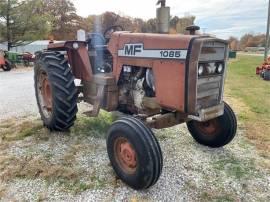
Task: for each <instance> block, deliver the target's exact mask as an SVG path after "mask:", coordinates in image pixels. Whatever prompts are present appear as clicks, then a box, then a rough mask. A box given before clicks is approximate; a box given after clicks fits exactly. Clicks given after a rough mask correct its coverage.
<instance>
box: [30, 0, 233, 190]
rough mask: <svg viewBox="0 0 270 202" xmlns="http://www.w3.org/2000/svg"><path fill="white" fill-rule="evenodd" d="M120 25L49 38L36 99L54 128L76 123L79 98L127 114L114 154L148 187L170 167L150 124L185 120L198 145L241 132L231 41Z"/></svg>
mask: <svg viewBox="0 0 270 202" xmlns="http://www.w3.org/2000/svg"><path fill="white" fill-rule="evenodd" d="M162 2H163V1H162ZM162 6H164V5H163V4H162ZM167 16H168V18H169V16H170V15H167ZM160 25H161V26H163V25H162V24H160ZM162 28H164V26H163V27H162ZM189 29H190V28H189ZM194 29H195V30H191V32H190V33H191V34H194V33H195V31H196V29H197V27H194ZM116 30H117V31H116ZM119 30H121V27H118V26H114V27H112V28H109V29H108V30H107V31H105V33H104V34H101V33H90V34H88V36H87V38H86V40H83V41H66V42H64V43H55V44H54V43H53V44H49V45H48V48H47V50H44V51H43V52H40V53H38V54H37V55H36V62H35V68H34V69H35V76H34V78H35V92H36V98H37V104H38V107H39V111H40V115H41V119H42V120H43V123H44V125H45V126H46V127H47V128H48V129H49V130H51V131H66V130H68V129H69V128H70V127H72V126H73V124H74V122H75V120H76V113H77V111H78V110H77V102H78V101H84V102H86V103H89V104H91V105H92V108H91V109H90V108H89V112H88V113H87V115H89V116H91V117H95V116H98V114H99V111H100V109H103V110H106V111H108V112H112V111H120V112H122V113H124V114H126V117H125V118H120V119H119V120H117V121H116V122H114V123H113V124H112V126H111V128H110V129H109V131H108V134H107V152H108V156H109V159H110V162H111V165H112V167H113V169H114V170H115V172H116V174H117V175H118V176H119V178H120V179H122V180H123V181H124V182H125V183H126V184H128V185H129V186H131V187H132V188H134V189H147V188H149V187H151V186H152V185H154V184H155V183H156V182H157V181H158V179H159V176H160V174H161V171H162V167H163V157H162V152H161V148H160V146H159V143H158V140H157V138H156V137H155V135H154V133H153V132H152V130H151V128H156V129H162V128H167V127H172V126H175V125H178V124H181V123H186V124H187V127H188V130H189V131H190V133H191V135H192V136H193V138H194V139H195V140H196V141H197V142H198V143H200V144H202V145H205V146H209V147H214V148H217V147H223V146H224V145H227V144H228V143H230V142H231V141H232V140H233V138H234V137H235V134H236V129H237V120H236V116H235V114H234V112H233V110H232V109H231V107H230V106H229V105H228V104H227V103H225V102H224V100H223V92H224V81H225V75H226V70H227V58H228V43H227V41H224V40H220V39H217V38H213V37H209V36H198V35H180V34H178V35H170V34H145V33H131V32H126V31H119ZM162 30H164V29H162ZM114 31H115V32H114ZM63 53H64V54H66V55H67V57H65V55H64V54H63ZM75 78H76V79H80V80H81V83H80V85H77V86H76V85H75V83H74V79H75Z"/></svg>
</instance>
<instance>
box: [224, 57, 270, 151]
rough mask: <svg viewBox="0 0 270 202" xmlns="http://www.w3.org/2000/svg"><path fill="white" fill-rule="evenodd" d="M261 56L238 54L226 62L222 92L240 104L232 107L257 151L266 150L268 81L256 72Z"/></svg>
mask: <svg viewBox="0 0 270 202" xmlns="http://www.w3.org/2000/svg"><path fill="white" fill-rule="evenodd" d="M262 62H263V57H260V56H244V55H241V56H239V57H238V59H237V60H233V61H231V62H230V64H229V68H228V75H227V80H226V86H225V94H226V96H228V97H233V98H235V99H237V100H238V101H240V102H241V103H243V104H244V107H243V106H242V105H240V106H237V103H236V104H235V103H234V104H235V105H234V106H233V107H235V108H236V109H237V108H239V109H237V112H238V118H239V119H240V121H243V122H244V124H245V127H246V135H247V137H248V138H249V139H250V140H252V141H253V142H254V143H255V145H256V146H257V148H259V149H260V150H261V151H268V152H270V146H269V145H270V138H269V134H270V82H269V81H264V80H263V79H262V78H261V77H260V76H258V75H256V74H255V72H256V67H257V66H259V65H261V63H262Z"/></svg>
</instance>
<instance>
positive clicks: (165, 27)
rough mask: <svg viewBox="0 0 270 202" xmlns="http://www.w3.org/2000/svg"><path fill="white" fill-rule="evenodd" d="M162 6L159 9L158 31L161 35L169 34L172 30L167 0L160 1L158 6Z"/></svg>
mask: <svg viewBox="0 0 270 202" xmlns="http://www.w3.org/2000/svg"><path fill="white" fill-rule="evenodd" d="M159 4H160V5H161V6H160V8H157V23H158V24H157V26H158V27H157V30H158V32H159V33H161V34H167V33H169V28H170V7H166V0H159V1H158V2H157V5H159Z"/></svg>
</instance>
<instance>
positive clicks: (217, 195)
mask: <svg viewBox="0 0 270 202" xmlns="http://www.w3.org/2000/svg"><path fill="white" fill-rule="evenodd" d="M32 77H33V73H32V72H31V71H22V72H17V71H15V72H10V73H3V72H0V85H1V88H0V97H3V96H4V97H5V100H4V101H2V100H1V106H0V118H1V119H2V121H1V120H0V123H1V122H2V126H1V124H0V130H2V129H3V128H4V127H8V124H6V122H8V121H4V119H5V120H7V119H8V120H9V119H11V118H12V117H14V116H15V117H22V116H27V115H29V114H30V115H33V116H34V117H36V116H37V109H36V105H35V98H34V93H33V81H32ZM12 78H13V79H14V78H16V79H14V81H11V79H12ZM15 81H16V82H15ZM18 83H19V85H18ZM14 91H15V92H16V97H14V94H15V93H14ZM18 100H19V103H20V105H18ZM80 108H83V106H80ZM15 109H16V110H15ZM80 118H81V115H79V119H80ZM17 120H20V121H21V122H25V121H26V120H28V121H29V120H30V122H31V121H33V123H34V122H35V121H36V118H25V117H24V118H20V119H17V118H16V121H17ZM40 124H41V123H40ZM5 125H6V126H5ZM75 127H77V126H75ZM36 133H37V134H34V135H32V136H29V137H26V138H23V139H19V140H13V141H6V140H5V139H3V138H0V164H1V163H2V165H3V164H4V166H2V167H1V165H0V200H1V201H108V202H109V201H132V202H135V201H270V172H269V167H267V166H266V165H265V164H264V163H265V162H267V160H269V156H262V155H259V154H258V153H257V152H256V148H255V147H254V146H252V145H251V144H250V143H249V142H248V141H247V140H246V139H245V138H244V135H243V133H244V130H243V127H242V126H241V125H240V127H239V130H238V134H237V137H236V138H235V140H234V141H233V142H232V143H231V144H229V145H228V146H226V147H224V148H221V149H210V148H208V147H204V146H201V145H199V144H197V143H195V142H194V140H193V139H192V138H191V136H190V135H189V133H188V131H187V128H186V126H185V125H181V126H177V127H173V128H170V129H163V130H159V131H155V134H156V136H157V138H158V140H159V142H160V145H161V148H162V151H163V156H164V167H163V173H162V175H161V177H160V179H159V181H158V182H157V184H156V185H155V186H153V187H152V188H150V189H149V190H146V191H134V190H132V189H130V188H129V187H127V186H126V185H125V184H123V183H122V182H121V181H120V180H119V179H118V178H117V177H116V176H115V174H114V172H113V170H112V168H111V166H110V164H109V160H108V158H107V154H106V142H105V139H104V138H103V137H104V134H101V135H100V137H96V134H94V132H93V131H89V132H88V133H87V134H84V135H82V134H80V130H73V131H71V133H70V134H62V133H51V134H50V133H49V131H47V130H46V129H39V130H37V132H36ZM69 154H71V155H70V156H69ZM6 156H9V157H12V158H11V159H18V165H19V160H21V159H26V162H25V164H23V166H22V169H21V170H20V172H22V170H23V171H24V170H26V171H27V170H28V169H29V172H31V170H30V168H31V169H36V168H35V166H34V168H33V165H32V167H30V166H29V165H28V164H27V162H31V161H32V160H35V161H34V162H42V161H43V160H44V161H45V162H47V163H49V165H53V166H54V165H64V167H65V168H72V170H73V171H74V170H82V171H83V173H82V175H81V179H80V184H79V186H78V185H77V181H76V183H74V184H72V187H70V186H63V184H64V183H65V182H63V181H61V180H59V179H55V180H48V179H47V178H45V177H42V175H41V174H40V172H37V173H36V175H31V176H32V177H29V176H28V173H26V174H25V173H24V175H14V176H13V177H12V178H9V180H6V178H8V176H12V175H11V174H10V172H11V173H12V170H13V168H12V166H14V167H15V168H14V170H16V169H18V168H17V167H16V165H8V162H7V161H4V160H1V158H4V157H6ZM67 156H69V158H71V159H69V163H68V164H63V162H65V163H66V161H67V160H65V161H63V159H65V158H66V157H67ZM15 162H16V161H15ZM15 164H16V163H15ZM41 165H42V164H41ZM45 165H46V164H45ZM267 165H269V164H267ZM50 175H52V173H50V172H49V174H48V173H47V177H48V176H50ZM61 175H62V174H61V173H60V174H59V176H61ZM33 176H34V177H33ZM88 178H89V179H90V181H89V179H88ZM72 180H73V178H72ZM84 182H91V183H92V184H91V186H90V187H87V188H86V189H85V188H84V187H83V185H84ZM74 187H78V188H79V191H77V192H74V191H72V190H73V188H74Z"/></svg>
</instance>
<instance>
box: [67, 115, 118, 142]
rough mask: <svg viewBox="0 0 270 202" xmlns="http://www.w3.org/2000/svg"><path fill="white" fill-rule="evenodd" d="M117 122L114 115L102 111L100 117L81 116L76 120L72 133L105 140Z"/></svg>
mask: <svg viewBox="0 0 270 202" xmlns="http://www.w3.org/2000/svg"><path fill="white" fill-rule="evenodd" d="M115 120H116V117H115V116H114V115H113V114H111V113H108V112H105V111H101V113H100V114H99V116H98V117H93V118H89V117H85V116H80V117H79V118H78V119H77V120H76V123H75V126H74V127H73V128H72V129H71V133H74V134H78V135H86V136H92V137H95V138H102V139H103V138H105V137H106V133H107V131H108V129H109V127H110V126H111V124H112V123H113V122H114V121H115Z"/></svg>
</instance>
